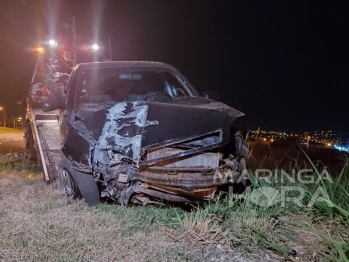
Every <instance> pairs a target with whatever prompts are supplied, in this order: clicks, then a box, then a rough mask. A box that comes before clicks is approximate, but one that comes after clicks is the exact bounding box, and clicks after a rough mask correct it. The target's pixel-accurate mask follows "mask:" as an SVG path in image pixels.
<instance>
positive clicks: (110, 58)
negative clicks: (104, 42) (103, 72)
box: [109, 36, 113, 61]
mask: <svg viewBox="0 0 349 262" xmlns="http://www.w3.org/2000/svg"><path fill="white" fill-rule="evenodd" d="M109 60H110V61H112V60H113V59H112V57H111V42H110V36H109Z"/></svg>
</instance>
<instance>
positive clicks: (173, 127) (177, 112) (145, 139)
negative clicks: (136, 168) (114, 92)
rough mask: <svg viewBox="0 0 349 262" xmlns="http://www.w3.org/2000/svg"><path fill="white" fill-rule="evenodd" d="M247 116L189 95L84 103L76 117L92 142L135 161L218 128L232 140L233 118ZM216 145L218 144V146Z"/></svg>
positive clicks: (223, 105)
mask: <svg viewBox="0 0 349 262" xmlns="http://www.w3.org/2000/svg"><path fill="white" fill-rule="evenodd" d="M241 116H244V114H243V113H242V112H240V111H238V110H235V109H233V108H231V107H229V106H227V105H225V104H223V103H221V102H217V101H213V100H210V99H207V98H203V97H187V98H182V99H177V100H173V101H171V102H166V103H160V102H144V101H135V102H120V103H117V104H115V105H112V106H108V107H107V106H103V107H101V106H99V107H98V106H92V107H81V108H80V109H79V110H78V111H77V112H76V119H77V120H78V122H80V123H81V122H82V123H83V124H84V126H85V127H86V130H87V131H88V132H85V133H84V132H80V133H81V135H84V136H89V137H90V138H91V139H90V140H91V145H92V146H93V147H95V148H97V149H99V150H103V149H111V150H113V151H116V152H119V153H121V154H123V155H125V156H127V157H128V158H130V159H132V160H133V161H134V162H135V163H136V164H138V163H139V161H140V156H141V155H142V154H143V153H144V151H145V150H148V149H152V148H159V147H163V146H167V145H170V144H174V143H180V142H181V141H188V140H190V139H194V138H196V137H200V136H203V135H205V134H209V133H213V132H217V131H219V132H220V134H221V140H220V142H219V145H223V144H226V143H228V142H229V140H230V129H231V126H232V124H233V121H234V120H235V119H236V118H238V117H241ZM219 145H217V146H219Z"/></svg>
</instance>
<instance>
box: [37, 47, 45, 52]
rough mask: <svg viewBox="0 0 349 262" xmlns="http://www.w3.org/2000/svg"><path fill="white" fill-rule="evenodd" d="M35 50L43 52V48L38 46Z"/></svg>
mask: <svg viewBox="0 0 349 262" xmlns="http://www.w3.org/2000/svg"><path fill="white" fill-rule="evenodd" d="M36 50H37V51H38V52H39V53H43V52H44V49H43V48H42V47H41V46H40V47H38V48H36Z"/></svg>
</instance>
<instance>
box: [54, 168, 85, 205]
mask: <svg viewBox="0 0 349 262" xmlns="http://www.w3.org/2000/svg"><path fill="white" fill-rule="evenodd" d="M58 190H59V191H60V192H62V193H64V194H65V196H66V197H67V199H68V201H70V200H72V199H76V198H81V193H80V190H79V188H78V186H77V185H76V182H75V180H74V178H73V177H72V176H71V175H70V174H69V172H68V170H67V169H65V168H63V169H61V170H60V171H59V174H58Z"/></svg>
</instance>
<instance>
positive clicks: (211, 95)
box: [203, 90, 221, 101]
mask: <svg viewBox="0 0 349 262" xmlns="http://www.w3.org/2000/svg"><path fill="white" fill-rule="evenodd" d="M203 96H204V97H206V98H208V99H212V100H216V101H219V100H220V99H221V97H220V95H219V94H218V92H217V91H214V90H208V91H205V92H204V93H203Z"/></svg>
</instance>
